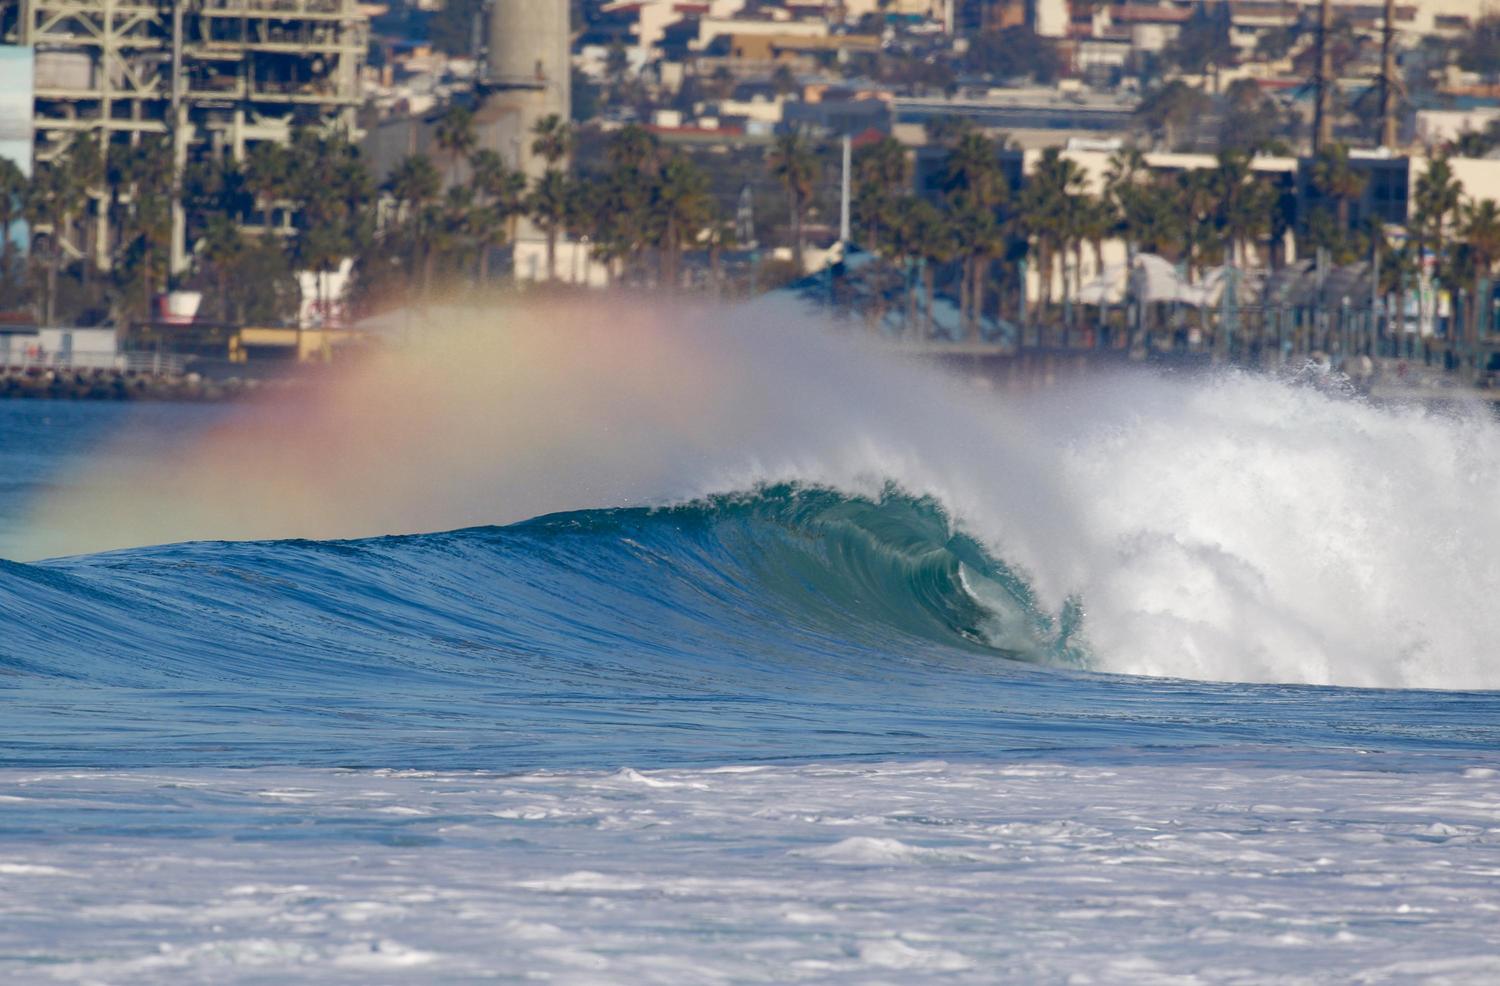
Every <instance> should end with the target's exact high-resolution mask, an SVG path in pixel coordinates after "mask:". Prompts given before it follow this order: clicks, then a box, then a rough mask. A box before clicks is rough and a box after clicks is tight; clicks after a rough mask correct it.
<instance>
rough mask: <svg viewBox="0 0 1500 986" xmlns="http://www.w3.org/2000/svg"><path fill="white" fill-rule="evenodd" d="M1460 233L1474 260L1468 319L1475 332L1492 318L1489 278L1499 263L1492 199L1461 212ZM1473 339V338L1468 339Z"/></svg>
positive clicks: (1497, 217)
mask: <svg viewBox="0 0 1500 986" xmlns="http://www.w3.org/2000/svg"><path fill="white" fill-rule="evenodd" d="M1462 232H1463V236H1464V242H1465V243H1466V244H1467V246H1468V248H1469V254H1470V257H1471V258H1472V260H1473V263H1474V294H1473V296H1472V297H1473V299H1474V303H1473V306H1472V307H1473V310H1474V318H1473V319H1472V322H1473V327H1474V332H1475V334H1476V335H1477V333H1478V330H1479V325H1480V322H1481V320H1484V321H1486V322H1487V321H1488V319H1489V318H1491V317H1492V309H1491V307H1490V305H1491V300H1490V293H1491V292H1490V289H1489V286H1488V285H1489V281H1490V278H1491V277H1492V276H1493V275H1494V273H1495V265H1496V264H1497V263H1500V208H1497V207H1496V205H1495V201H1494V200H1493V199H1483V200H1481V201H1479V202H1476V203H1473V204H1472V205H1470V206H1468V207H1467V208H1466V209H1464V211H1463V227H1462ZM1474 341H1476V340H1475V339H1474V338H1473V337H1471V338H1470V342H1471V343H1472V342H1474Z"/></svg>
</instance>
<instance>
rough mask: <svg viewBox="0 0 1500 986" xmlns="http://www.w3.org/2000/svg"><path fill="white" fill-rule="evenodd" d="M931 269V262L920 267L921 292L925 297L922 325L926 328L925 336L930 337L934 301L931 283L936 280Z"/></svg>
mask: <svg viewBox="0 0 1500 986" xmlns="http://www.w3.org/2000/svg"><path fill="white" fill-rule="evenodd" d="M932 268H933V265H932V263H931V262H928V263H926V264H923V265H922V291H923V293H924V294H925V295H926V296H927V306H926V315H925V317H924V319H923V324H924V325H925V327H926V334H927V335H928V336H931V335H932V303H933V301H934V300H936V299H934V298H933V296H932V291H933V283H934V281H935V279H936V278H935V276H934V271H933V269H932Z"/></svg>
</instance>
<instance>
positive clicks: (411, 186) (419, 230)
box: [385, 154, 442, 289]
mask: <svg viewBox="0 0 1500 986" xmlns="http://www.w3.org/2000/svg"><path fill="white" fill-rule="evenodd" d="M385 187H386V191H387V192H389V193H390V195H391V197H392V198H393V199H395V201H396V214H397V228H398V230H399V231H400V232H401V235H402V238H403V239H404V240H405V242H406V244H407V249H408V262H409V269H410V268H417V269H420V270H421V271H422V283H423V288H424V289H426V288H428V287H430V286H431V283H432V252H433V246H434V242H433V241H434V236H433V234H434V230H433V225H434V219H435V218H436V217H435V216H434V215H433V212H432V204H433V203H434V202H435V201H436V199H437V197H438V190H439V188H441V187H442V179H441V178H439V177H438V173H437V169H436V168H435V167H433V165H432V161H431V159H429V158H428V157H427V156H426V155H425V154H413V155H411V156H409V157H405V158H402V159H401V161H400V162H399V163H397V165H396V167H395V169H394V170H393V171H392V172H391V174H390V177H389V178H387V179H386V184H385Z"/></svg>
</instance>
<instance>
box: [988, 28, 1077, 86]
mask: <svg viewBox="0 0 1500 986" xmlns="http://www.w3.org/2000/svg"><path fill="white" fill-rule="evenodd" d="M963 66H964V68H965V70H967V71H969V72H973V73H975V74H977V75H983V76H986V77H988V78H990V79H994V80H997V81H999V80H1008V79H1033V80H1035V81H1036V82H1040V83H1043V84H1047V83H1051V82H1055V81H1056V80H1057V79H1058V78H1059V77H1060V76H1061V75H1062V73H1063V69H1064V67H1065V63H1064V60H1063V57H1062V55H1061V53H1059V52H1058V50H1057V45H1056V43H1055V42H1054V41H1052V39H1051V38H1044V37H1041V36H1039V35H1037V34H1034V33H1033V32H1032V31H1031V30H1030V29H1028V28H1024V27H1008V28H1006V29H1005V30H1003V31H998V32H983V33H981V34H978V35H976V36H974V37H973V38H971V39H970V41H969V50H968V51H967V52H966V53H965V55H964V59H963Z"/></svg>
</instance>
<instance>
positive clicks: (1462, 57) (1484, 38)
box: [1458, 14, 1500, 82]
mask: <svg viewBox="0 0 1500 986" xmlns="http://www.w3.org/2000/svg"><path fill="white" fill-rule="evenodd" d="M1458 67H1459V68H1461V69H1463V70H1464V71H1466V72H1477V73H1479V74H1480V75H1482V76H1484V78H1485V79H1487V80H1488V81H1490V82H1494V81H1495V80H1496V79H1497V78H1500V15H1496V14H1490V15H1489V16H1486V17H1482V18H1480V19H1479V22H1478V23H1477V24H1475V25H1474V27H1473V28H1472V29H1471V30H1470V31H1469V32H1468V34H1467V35H1466V36H1465V38H1464V39H1463V42H1462V43H1461V46H1460V47H1459V49H1458Z"/></svg>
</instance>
